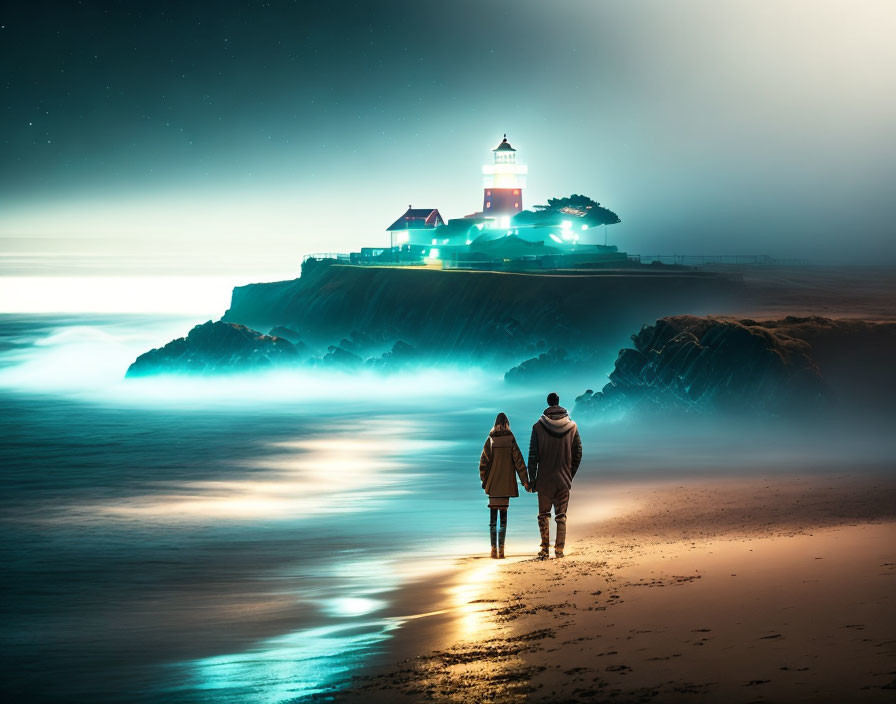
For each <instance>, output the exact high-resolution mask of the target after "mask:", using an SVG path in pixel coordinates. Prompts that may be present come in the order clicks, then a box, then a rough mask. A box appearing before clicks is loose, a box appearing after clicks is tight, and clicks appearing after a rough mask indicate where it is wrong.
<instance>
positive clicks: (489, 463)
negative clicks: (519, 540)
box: [479, 393, 582, 559]
mask: <svg viewBox="0 0 896 704" xmlns="http://www.w3.org/2000/svg"><path fill="white" fill-rule="evenodd" d="M547 402H548V407H547V408H546V409H545V410H544V412H543V413H542V415H541V418H539V419H538V421H537V422H536V423H535V425H533V426H532V435H531V436H530V438H529V464H528V469H527V467H526V462H525V460H523V454H522V452H520V448H519V446H518V445H517V443H516V438H515V437H514V436H513V433H512V432H511V431H510V421H509V420H508V418H507V415H506V414H504V413H499V414H498V417H497V418H495V425H494V427H493V428H492V429H491V431H489V434H488V439H486V441H485V446H484V447H483V448H482V454H481V455H480V457H479V478H480V479H481V480H482V488H483V489H484V490H485V493H486V494H488V508H489V514H490V518H489V531H490V534H491V542H492V557H493V558H503V557H504V537H505V535H506V534H507V509H508V507H509V506H510V498H511V497H512V496H519V492H518V490H517V483H516V479H517V476H519V479H520V483H521V484H522V485H523V487H524V488H525V490H526V491H529V492H533V493H537V494H538V529H539V532H540V533H541V549H540V551H539V553H538V557H539V558H540V559H547V558H548V557H549V556H550V553H549V548H550V544H551V541H550V524H551V509H553V511H554V521H555V522H556V524H557V534H556V537H555V539H554V557H563V548H564V545H565V543H566V509H567V506H568V505H569V490H570V488H571V487H572V480H573V477H575V475H576V472H577V471H578V469H579V464H581V462H582V440H581V438H580V437H579V429H578V427H577V426H576V424H575V423H574V422H573V420H572V419H571V418H570V417H569V413H568V412H567V411H566V409H565V408H563V406H561V405H560V397H559V396H558V395H557V394H556V393H550V394H548V398H547Z"/></svg>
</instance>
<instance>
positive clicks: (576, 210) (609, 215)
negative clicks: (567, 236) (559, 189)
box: [513, 193, 622, 227]
mask: <svg viewBox="0 0 896 704" xmlns="http://www.w3.org/2000/svg"><path fill="white" fill-rule="evenodd" d="M570 217H575V218H580V220H579V222H581V223H583V224H585V225H588V227H595V226H597V225H615V224H616V223H618V222H622V221H621V220H620V219H619V216H618V215H617V214H616V213H614V212H613V211H612V210H610V209H609V208H604V207H603V206H602V205H601V204H600V203H598V202H596V201H594V200H591V198H589V197H588V196H582V195H578V194H576V193H573V194H572V195H571V196H569V197H567V198H548V204H547V205H536V206H535V210H524V211H522V212H520V213H517V215H516V216H515V217H514V219H513V221H514V223H515V224H517V225H557V224H559V223H560V222H561V221H562V220H564V219H568V218H570Z"/></svg>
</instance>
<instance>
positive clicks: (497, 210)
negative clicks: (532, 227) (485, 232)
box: [482, 134, 529, 223]
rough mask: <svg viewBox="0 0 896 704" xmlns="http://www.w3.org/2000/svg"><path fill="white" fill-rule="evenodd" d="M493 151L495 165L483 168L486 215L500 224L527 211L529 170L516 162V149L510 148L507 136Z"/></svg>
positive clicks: (484, 208)
mask: <svg viewBox="0 0 896 704" xmlns="http://www.w3.org/2000/svg"><path fill="white" fill-rule="evenodd" d="M492 152H493V153H494V155H495V163H494V164H485V165H484V166H483V167H482V174H483V177H484V178H483V184H482V185H483V194H482V214H483V215H485V216H486V217H493V218H495V219H496V220H498V222H499V223H500V222H501V221H502V220H504V219H506V220H507V222H509V221H510V217H511V216H513V215H515V214H516V213H518V212H520V211H521V210H522V209H523V188H525V186H526V174H527V173H528V171H529V169H528V167H526V166H524V165H523V164H517V163H516V149H514V148H513V147H511V146H510V142H508V141H507V135H506V134H505V135H504V139H503V140H502V141H501V143H500V144H499V145H498V146H497V147H495V148H494V149H493V150H492Z"/></svg>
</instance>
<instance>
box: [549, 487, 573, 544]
mask: <svg viewBox="0 0 896 704" xmlns="http://www.w3.org/2000/svg"><path fill="white" fill-rule="evenodd" d="M552 503H553V504H554V520H555V521H556V522H557V538H556V540H555V541H554V550H559V551H560V552H563V548H564V547H566V508H567V507H568V506H569V491H563V492H560V493H559V494H557V495H556V496H554V498H553V501H552Z"/></svg>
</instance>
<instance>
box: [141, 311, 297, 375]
mask: <svg viewBox="0 0 896 704" xmlns="http://www.w3.org/2000/svg"><path fill="white" fill-rule="evenodd" d="M298 361H299V356H298V352H297V350H296V348H295V346H294V345H293V344H292V343H291V342H289V341H288V340H286V339H284V338H282V337H272V336H270V335H263V334H261V333H259V332H256V331H255V330H250V329H249V328H247V327H245V326H243V325H236V324H234V323H224V322H220V321H219V322H212V321H208V322H207V323H203V324H202V325H197V326H196V327H194V328H193V329H192V330H190V332H189V334H188V335H187V336H186V337H180V338H178V339H176V340H173V341H172V342H169V343H168V344H167V345H165V346H164V347H159V348H158V349H154V350H150V351H149V352H146V353H144V354H141V355H140V356H139V357H137V359H136V360H135V361H134V363H133V364H131V366H130V367H129V368H128V371H127V376H128V377H138V376H146V375H149V374H159V373H168V374H184V373H190V374H211V373H219V372H233V371H245V370H258V369H270V368H272V367H274V366H277V365H294V364H296V363H297V362H298Z"/></svg>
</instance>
